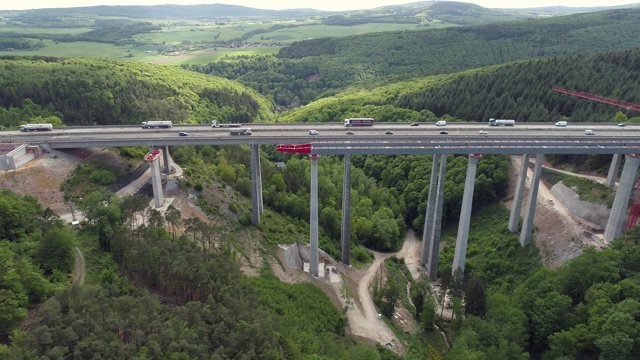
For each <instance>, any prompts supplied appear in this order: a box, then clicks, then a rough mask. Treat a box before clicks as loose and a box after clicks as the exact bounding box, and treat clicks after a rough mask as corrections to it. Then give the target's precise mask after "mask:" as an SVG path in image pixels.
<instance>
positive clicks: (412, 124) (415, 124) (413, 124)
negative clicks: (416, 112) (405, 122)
mask: <svg viewBox="0 0 640 360" xmlns="http://www.w3.org/2000/svg"><path fill="white" fill-rule="evenodd" d="M418 125H420V124H418V123H411V124H409V126H418Z"/></svg>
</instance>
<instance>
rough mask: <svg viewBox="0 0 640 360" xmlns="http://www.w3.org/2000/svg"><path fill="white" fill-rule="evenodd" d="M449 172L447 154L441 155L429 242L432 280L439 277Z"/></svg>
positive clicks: (429, 266)
mask: <svg viewBox="0 0 640 360" xmlns="http://www.w3.org/2000/svg"><path fill="white" fill-rule="evenodd" d="M446 172H447V155H446V154H442V155H441V156H440V172H439V174H438V190H437V193H436V204H435V206H436V207H435V215H434V219H433V226H432V227H431V241H430V242H429V257H428V261H429V264H428V266H427V276H429V279H431V280H432V281H435V280H436V279H437V278H438V257H439V256H440V230H441V228H442V205H443V203H444V183H445V176H446Z"/></svg>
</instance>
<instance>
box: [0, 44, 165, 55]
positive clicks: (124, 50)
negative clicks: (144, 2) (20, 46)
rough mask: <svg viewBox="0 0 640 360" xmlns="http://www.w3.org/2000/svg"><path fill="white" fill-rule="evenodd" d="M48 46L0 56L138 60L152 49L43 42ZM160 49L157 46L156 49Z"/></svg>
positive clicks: (0, 52)
mask: <svg viewBox="0 0 640 360" xmlns="http://www.w3.org/2000/svg"><path fill="white" fill-rule="evenodd" d="M42 42H43V43H44V44H45V45H46V46H45V47H44V48H42V49H40V50H37V51H11V52H6V51H0V55H25V56H34V55H41V56H59V57H94V58H108V59H127V58H131V59H137V60H140V57H149V54H148V53H146V51H148V50H150V47H144V46H138V47H135V46H133V45H127V46H115V45H112V44H103V43H95V42H85V41H76V42H69V43H67V42H57V43H56V42H55V41H52V40H43V41H42ZM155 48H156V49H157V48H158V47H157V46H156V47H155Z"/></svg>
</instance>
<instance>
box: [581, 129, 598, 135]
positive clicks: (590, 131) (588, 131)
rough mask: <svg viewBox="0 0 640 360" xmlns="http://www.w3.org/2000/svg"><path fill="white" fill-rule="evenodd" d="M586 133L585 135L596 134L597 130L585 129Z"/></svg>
mask: <svg viewBox="0 0 640 360" xmlns="http://www.w3.org/2000/svg"><path fill="white" fill-rule="evenodd" d="M584 134H585V135H595V134H596V132H595V131H593V130H590V129H587V130H585V131H584Z"/></svg>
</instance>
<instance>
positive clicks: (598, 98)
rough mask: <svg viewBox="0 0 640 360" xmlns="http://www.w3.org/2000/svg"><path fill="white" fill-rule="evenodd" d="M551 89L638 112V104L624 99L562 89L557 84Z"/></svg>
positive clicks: (639, 106) (639, 108) (639, 107)
mask: <svg viewBox="0 0 640 360" xmlns="http://www.w3.org/2000/svg"><path fill="white" fill-rule="evenodd" d="M553 91H557V92H561V93H564V94H568V95H573V96H577V97H581V98H585V99H589V100H593V101H599V102H602V103H605V104H609V105H614V106H618V107H623V108H625V109H627V110H635V111H639V112H640V105H638V104H633V103H628V102H625V101H620V100H616V99H611V98H606V97H604V96H599V95H594V94H589V93H585V92H581V91H574V90H567V89H563V88H561V87H557V86H554V87H553Z"/></svg>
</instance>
